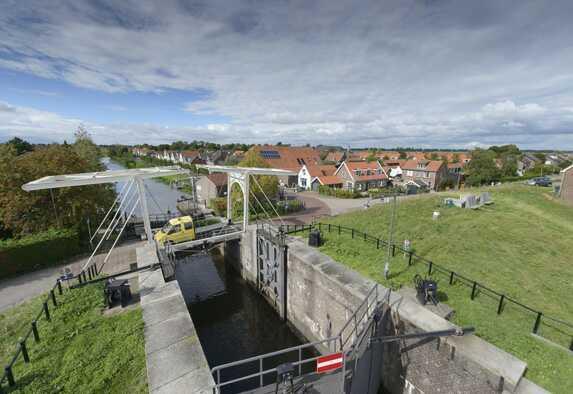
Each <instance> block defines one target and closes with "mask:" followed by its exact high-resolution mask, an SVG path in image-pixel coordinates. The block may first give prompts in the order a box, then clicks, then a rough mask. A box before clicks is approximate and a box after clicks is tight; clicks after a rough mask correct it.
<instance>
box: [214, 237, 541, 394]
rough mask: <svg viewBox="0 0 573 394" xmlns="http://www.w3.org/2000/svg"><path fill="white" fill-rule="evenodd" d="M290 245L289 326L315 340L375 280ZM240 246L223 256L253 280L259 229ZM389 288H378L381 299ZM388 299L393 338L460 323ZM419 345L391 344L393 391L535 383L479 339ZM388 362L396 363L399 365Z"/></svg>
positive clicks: (336, 326) (336, 324)
mask: <svg viewBox="0 0 573 394" xmlns="http://www.w3.org/2000/svg"><path fill="white" fill-rule="evenodd" d="M287 244H288V261H287V264H288V266H287V275H288V286H287V303H288V305H287V308H288V309H287V317H288V321H289V323H291V324H292V325H293V326H295V327H296V328H297V330H299V331H300V332H301V333H302V334H303V335H304V336H305V337H306V338H307V339H308V340H310V341H318V340H322V339H326V338H328V337H331V336H333V335H336V334H337V333H338V332H339V330H340V328H341V327H342V325H343V324H344V323H345V322H346V321H347V319H348V317H349V316H350V315H351V314H352V312H353V311H354V309H355V308H356V307H357V306H358V305H359V304H360V302H361V301H362V300H363V299H364V297H365V296H366V294H367V293H368V291H369V290H370V289H371V288H372V287H373V286H374V284H375V283H374V282H373V281H371V280H369V279H367V278H365V277H363V276H361V275H360V274H358V273H357V272H355V271H353V270H351V269H349V268H347V267H345V266H343V265H342V264H339V263H337V262H335V261H334V260H333V259H331V258H330V257H328V256H326V255H324V254H322V253H320V252H319V251H318V250H317V249H314V248H310V247H308V246H307V245H306V242H304V241H303V240H300V239H296V238H292V237H289V238H288V241H287ZM238 246H239V244H238V243H234V244H233V245H232V246H228V247H227V248H226V249H225V253H227V252H229V253H230V254H232V255H233V258H232V259H231V260H235V262H234V264H236V266H237V268H238V270H239V272H241V273H242V275H243V277H245V278H246V279H247V280H249V281H251V282H256V236H255V229H254V228H249V230H248V231H247V233H246V234H245V236H244V237H243V239H242V240H241V243H240V247H238ZM239 249H240V250H239ZM386 290H387V289H385V288H384V287H383V286H380V285H379V294H380V296H381V297H382V296H383V294H385V293H386ZM389 303H390V306H391V311H392V314H393V319H391V321H392V322H393V326H392V327H389V330H388V334H389V335H392V334H395V333H396V332H402V333H409V332H416V331H434V330H444V329H450V328H454V327H456V326H455V325H454V324H452V323H451V322H449V321H447V320H445V319H443V318H442V317H440V316H438V315H436V314H434V313H432V312H431V311H429V310H427V309H426V308H424V307H423V306H422V305H420V304H419V303H418V302H417V301H416V300H415V299H411V298H409V297H403V296H401V295H400V294H398V293H391V294H390V297H389ZM414 342H415V341H410V342H406V343H403V344H401V345H400V344H399V345H397V346H395V347H394V348H392V347H391V346H388V354H386V357H385V360H387V361H386V367H388V373H390V372H392V373H393V376H394V378H395V379H394V381H393V379H392V378H391V377H390V376H386V377H385V381H387V382H389V385H390V386H389V387H387V389H388V390H389V391H390V392H408V390H410V389H412V390H413V389H417V390H418V391H423V392H426V393H429V392H436V391H440V392H479V393H494V392H498V393H499V392H501V391H503V390H506V391H508V392H519V391H517V390H518V389H519V390H524V389H522V387H527V388H528V389H531V387H532V386H531V385H529V384H527V383H525V384H524V383H521V382H524V379H523V374H524V372H525V370H526V363H524V362H523V361H521V360H519V359H517V358H516V357H514V356H512V355H511V354H509V353H507V352H505V351H503V350H501V349H499V348H497V347H495V346H493V345H491V344H490V343H488V342H486V341H484V340H483V339H481V338H479V337H477V336H474V335H469V336H464V337H447V338H442V339H440V340H433V341H431V342H427V343H426V344H421V345H420V346H417V347H411V348H410V346H411V345H413V344H414ZM390 360H397V365H395V366H394V367H395V368H393V366H392V365H390V364H391V363H390ZM523 392H524V393H526V392H527V391H523ZM534 392H543V391H534Z"/></svg>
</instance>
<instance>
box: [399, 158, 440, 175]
mask: <svg viewBox="0 0 573 394" xmlns="http://www.w3.org/2000/svg"><path fill="white" fill-rule="evenodd" d="M422 164H423V165H424V166H423V167H419V165H422ZM442 165H444V162H442V161H440V160H408V161H406V162H405V163H404V164H402V165H401V166H400V167H401V168H402V169H403V170H423V171H429V172H438V171H439V170H440V167H442Z"/></svg>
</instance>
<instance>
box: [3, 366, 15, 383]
mask: <svg viewBox="0 0 573 394" xmlns="http://www.w3.org/2000/svg"><path fill="white" fill-rule="evenodd" d="M4 373H5V374H6V378H7V379H8V386H10V387H14V386H15V385H16V382H15V381H14V374H13V373H12V366H11V365H6V366H5V367H4Z"/></svg>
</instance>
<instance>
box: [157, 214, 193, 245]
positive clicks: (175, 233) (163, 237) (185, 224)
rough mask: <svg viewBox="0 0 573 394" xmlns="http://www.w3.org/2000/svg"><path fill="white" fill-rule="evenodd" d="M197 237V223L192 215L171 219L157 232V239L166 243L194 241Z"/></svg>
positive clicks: (161, 242)
mask: <svg viewBox="0 0 573 394" xmlns="http://www.w3.org/2000/svg"><path fill="white" fill-rule="evenodd" d="M194 239H195V225H194V224H193V218H192V217H191V216H181V217H178V218H174V219H171V220H170V221H169V222H167V224H166V225H165V226H163V228H162V229H161V230H159V231H158V232H157V233H156V234H155V240H156V241H157V242H158V243H159V244H161V245H165V244H167V243H172V244H177V243H180V242H187V241H193V240H194Z"/></svg>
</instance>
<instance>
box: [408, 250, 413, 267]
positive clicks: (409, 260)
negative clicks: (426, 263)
mask: <svg viewBox="0 0 573 394" xmlns="http://www.w3.org/2000/svg"><path fill="white" fill-rule="evenodd" d="M408 265H412V252H410V257H408Z"/></svg>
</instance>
